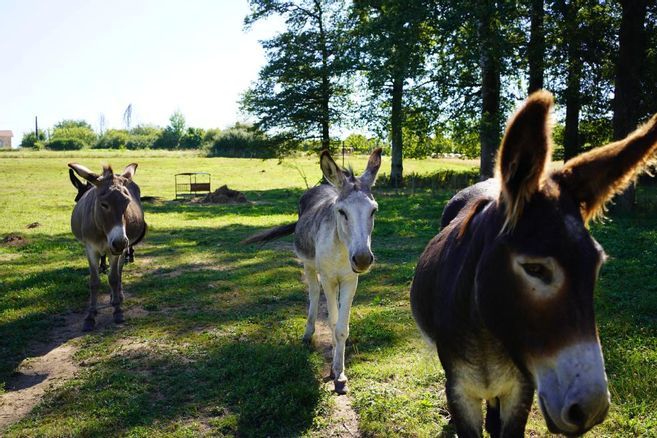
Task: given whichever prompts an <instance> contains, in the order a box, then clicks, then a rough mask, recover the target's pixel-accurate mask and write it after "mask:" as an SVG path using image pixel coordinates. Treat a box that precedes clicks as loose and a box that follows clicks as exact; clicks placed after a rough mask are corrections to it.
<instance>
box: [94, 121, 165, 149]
mask: <svg viewBox="0 0 657 438" xmlns="http://www.w3.org/2000/svg"><path fill="white" fill-rule="evenodd" d="M161 131H162V130H161V129H159V128H156V127H152V126H137V127H135V128H132V129H131V130H130V131H128V130H126V129H108V130H107V131H105V133H104V134H103V135H102V136H100V138H99V139H98V141H97V142H96V145H95V147H96V148H99V149H131V150H135V149H150V148H152V147H153V143H155V141H156V140H157V138H158V136H159V135H160V132H161Z"/></svg>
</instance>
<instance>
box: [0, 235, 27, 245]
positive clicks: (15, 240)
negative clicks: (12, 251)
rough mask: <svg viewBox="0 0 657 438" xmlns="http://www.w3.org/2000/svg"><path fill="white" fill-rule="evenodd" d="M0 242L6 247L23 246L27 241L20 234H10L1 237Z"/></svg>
mask: <svg viewBox="0 0 657 438" xmlns="http://www.w3.org/2000/svg"><path fill="white" fill-rule="evenodd" d="M0 242H1V243H2V244H3V245H7V246H23V245H25V244H27V239H26V238H25V237H23V236H21V235H20V234H15V233H10V234H7V235H6V236H5V237H3V238H2V240H1V241H0Z"/></svg>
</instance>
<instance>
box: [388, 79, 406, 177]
mask: <svg viewBox="0 0 657 438" xmlns="http://www.w3.org/2000/svg"><path fill="white" fill-rule="evenodd" d="M403 96H404V80H403V79H401V78H395V79H393V81H392V96H391V97H392V114H391V116H390V127H391V131H392V164H391V168H390V182H391V183H392V184H393V185H394V186H395V187H398V186H400V185H401V183H402V178H403V172H404V167H403V165H402V152H403V149H402V147H403V144H402V121H403V116H402V98H403Z"/></svg>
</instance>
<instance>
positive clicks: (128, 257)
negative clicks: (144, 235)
mask: <svg viewBox="0 0 657 438" xmlns="http://www.w3.org/2000/svg"><path fill="white" fill-rule="evenodd" d="M134 261H135V250H134V249H133V248H132V245H129V246H128V253H127V254H126V256H125V262H126V263H134Z"/></svg>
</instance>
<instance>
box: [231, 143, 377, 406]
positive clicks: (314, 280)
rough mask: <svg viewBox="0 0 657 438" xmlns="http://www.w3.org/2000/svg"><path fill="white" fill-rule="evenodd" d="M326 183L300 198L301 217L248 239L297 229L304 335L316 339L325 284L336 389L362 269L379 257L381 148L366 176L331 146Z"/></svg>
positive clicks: (341, 389)
mask: <svg viewBox="0 0 657 438" xmlns="http://www.w3.org/2000/svg"><path fill="white" fill-rule="evenodd" d="M320 166H321V169H322V172H323V173H324V177H325V178H326V180H327V181H328V182H329V183H330V184H331V185H327V184H323V185H319V186H317V187H313V188H311V189H310V190H308V191H306V192H305V193H304V194H303V195H302V196H301V199H300V200H299V220H298V221H297V222H295V223H292V224H287V225H282V226H280V227H276V228H272V229H270V230H267V231H264V232H262V233H259V234H256V235H254V236H252V237H250V238H248V239H246V240H245V241H244V242H245V243H254V242H268V241H271V240H275V239H278V238H280V237H283V236H287V235H290V234H293V233H294V249H295V252H296V254H297V256H299V258H300V259H301V261H302V262H303V267H304V273H305V277H306V281H307V282H308V293H309V297H310V304H309V306H308V322H307V324H306V331H305V333H304V335H303V339H304V341H305V342H310V340H311V338H312V335H313V333H314V332H315V321H316V319H317V311H318V306H319V293H320V284H321V287H322V289H324V294H325V295H326V301H327V304H328V313H329V323H330V326H331V331H332V334H333V339H332V343H333V364H332V367H331V377H332V378H333V379H334V384H335V391H336V392H337V393H339V394H344V393H346V392H347V376H345V373H344V353H345V343H346V341H347V337H348V336H349V313H350V310H351V304H352V301H353V299H354V295H355V294H356V287H357V286H358V275H359V274H363V273H365V272H367V271H369V269H370V267H371V265H372V263H373V262H374V255H373V254H372V251H371V249H370V243H371V235H372V228H373V227H374V214H375V213H376V211H377V203H376V201H375V200H374V197H373V196H372V192H371V187H372V185H373V184H374V181H375V179H376V174H377V172H378V171H379V167H380V166H381V149H380V148H379V149H376V150H375V151H374V152H372V154H371V155H370V158H369V160H368V162H367V168H366V169H365V172H364V173H363V174H362V175H361V176H360V177H355V176H354V175H353V174H352V173H351V172H347V171H343V170H341V169H340V168H339V167H338V165H337V164H336V163H335V161H333V159H332V158H331V156H330V155H329V153H328V152H327V151H323V152H322V153H321V157H320Z"/></svg>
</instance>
